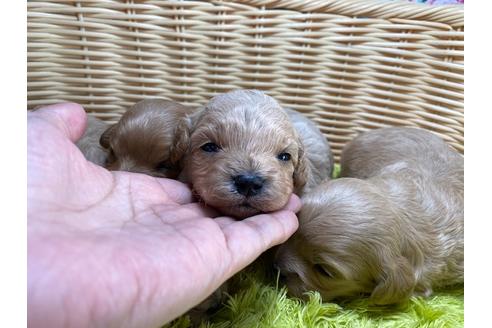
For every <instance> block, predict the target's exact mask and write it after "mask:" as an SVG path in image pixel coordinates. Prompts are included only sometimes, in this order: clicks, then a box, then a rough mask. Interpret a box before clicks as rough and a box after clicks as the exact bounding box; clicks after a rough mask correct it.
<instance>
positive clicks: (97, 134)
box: [76, 115, 108, 166]
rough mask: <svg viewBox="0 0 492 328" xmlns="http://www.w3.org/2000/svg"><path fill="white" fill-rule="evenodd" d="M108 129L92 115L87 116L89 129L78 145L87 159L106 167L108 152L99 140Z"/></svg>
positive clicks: (105, 124) (106, 125)
mask: <svg viewBox="0 0 492 328" xmlns="http://www.w3.org/2000/svg"><path fill="white" fill-rule="evenodd" d="M107 128H108V124H107V123H105V122H103V121H101V120H100V119H98V118H96V117H94V116H92V115H87V128H86V130H85V132H84V135H83V136H82V137H81V138H80V139H79V141H77V143H76V145H77V147H78V148H79V149H80V151H81V152H82V154H84V156H85V158H86V159H87V160H88V161H91V162H93V163H94V164H97V165H99V166H104V165H105V164H106V160H107V158H108V151H107V150H106V149H104V148H103V147H101V145H100V144H99V139H100V138H101V135H102V134H103V133H104V131H106V129H107Z"/></svg>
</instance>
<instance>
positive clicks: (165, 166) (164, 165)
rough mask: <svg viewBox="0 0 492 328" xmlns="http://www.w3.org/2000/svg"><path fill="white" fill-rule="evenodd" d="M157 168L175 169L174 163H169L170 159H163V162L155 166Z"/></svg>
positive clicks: (161, 169) (160, 169)
mask: <svg viewBox="0 0 492 328" xmlns="http://www.w3.org/2000/svg"><path fill="white" fill-rule="evenodd" d="M155 168H156V170H159V171H163V170H168V171H170V170H172V169H174V167H173V165H172V164H171V163H169V162H168V161H162V162H159V164H157V166H156V167H155Z"/></svg>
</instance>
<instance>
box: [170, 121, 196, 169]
mask: <svg viewBox="0 0 492 328" xmlns="http://www.w3.org/2000/svg"><path fill="white" fill-rule="evenodd" d="M192 126H193V115H187V116H185V117H184V118H182V119H180V120H179V122H178V124H177V125H176V128H175V129H174V140H173V144H172V145H171V151H170V160H171V162H172V163H178V162H179V161H180V160H181V159H182V158H183V156H184V155H185V154H186V152H187V151H188V147H189V144H190V136H191V129H192Z"/></svg>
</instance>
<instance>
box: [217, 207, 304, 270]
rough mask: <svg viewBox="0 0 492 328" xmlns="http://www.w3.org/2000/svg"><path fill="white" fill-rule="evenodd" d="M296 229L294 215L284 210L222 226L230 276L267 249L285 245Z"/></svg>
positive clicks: (296, 223) (297, 224) (296, 222)
mask: <svg viewBox="0 0 492 328" xmlns="http://www.w3.org/2000/svg"><path fill="white" fill-rule="evenodd" d="M224 222H226V221H225V220H224ZM298 226H299V223H298V220H297V217H296V215H295V214H294V213H293V212H291V211H285V210H282V211H278V212H273V213H270V214H261V215H256V216H253V217H250V218H247V219H245V220H242V221H236V222H234V223H232V224H227V225H225V227H224V229H223V232H224V235H225V237H226V242H227V246H228V250H229V251H230V252H231V259H232V263H231V266H230V270H231V272H230V274H235V273H236V272H237V271H239V270H241V269H242V268H244V267H246V266H247V265H248V264H250V263H251V262H253V261H254V260H255V259H256V258H257V257H258V256H259V255H260V254H261V253H263V252H264V251H266V250H267V249H268V248H270V247H272V246H274V245H278V244H281V243H283V242H285V241H286V240H287V239H288V238H289V237H290V236H291V235H292V234H293V233H294V232H295V231H296V230H297V228H298Z"/></svg>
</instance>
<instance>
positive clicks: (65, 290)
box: [27, 104, 300, 327]
mask: <svg viewBox="0 0 492 328" xmlns="http://www.w3.org/2000/svg"><path fill="white" fill-rule="evenodd" d="M85 120H86V116H85V113H84V111H83V109H82V107H80V106H79V105H76V104H58V105H53V106H49V107H46V108H42V109H39V110H37V111H35V112H30V113H28V147H27V150H28V157H27V158H28V170H27V171H28V181H27V183H28V326H29V327H58V326H70V327H157V326H159V325H162V324H163V323H165V322H168V321H170V320H172V319H174V318H176V317H177V316H179V315H181V314H183V313H184V312H186V311H187V310H188V309H190V308H191V307H193V306H194V305H196V304H198V303H199V302H201V301H202V300H203V299H205V298H206V297H207V296H208V295H209V294H211V293H212V292H213V291H214V290H215V289H216V288H217V287H219V286H220V285H221V283H223V282H224V281H225V280H227V279H228V278H229V277H231V276H232V275H234V274H235V273H236V272H238V271H239V270H241V269H242V268H244V267H245V266H246V265H248V264H249V263H251V262H252V261H253V260H254V259H255V258H256V257H257V256H259V255H260V253H262V252H263V251H265V250H266V249H268V248H269V247H271V246H273V245H276V244H279V243H282V242H284V241H285V240H286V239H287V238H288V237H289V236H290V235H292V234H293V233H294V231H295V230H296V229H297V225H298V222H297V218H296V216H295V214H294V212H295V211H297V210H298V209H299V208H300V201H299V198H298V197H297V196H292V197H291V199H290V201H289V203H288V204H287V205H286V208H284V209H283V210H281V211H277V212H274V213H270V214H262V215H257V216H255V217H251V218H248V219H246V220H243V221H234V220H233V219H231V218H228V217H216V216H217V214H216V213H214V212H213V211H212V210H210V209H207V208H204V207H202V206H201V205H199V204H197V203H193V202H192V195H191V192H190V190H189V189H188V188H187V187H186V186H185V185H184V184H182V183H180V182H178V181H174V180H168V179H157V178H152V177H149V176H146V175H142V174H135V173H127V172H109V171H107V170H105V169H104V168H102V167H99V166H97V165H94V164H92V163H90V162H88V161H86V159H85V158H84V157H83V155H82V153H80V151H79V150H78V149H77V147H76V146H75V145H74V142H75V141H76V140H78V138H80V136H81V135H82V134H83V131H84V130H85Z"/></svg>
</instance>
